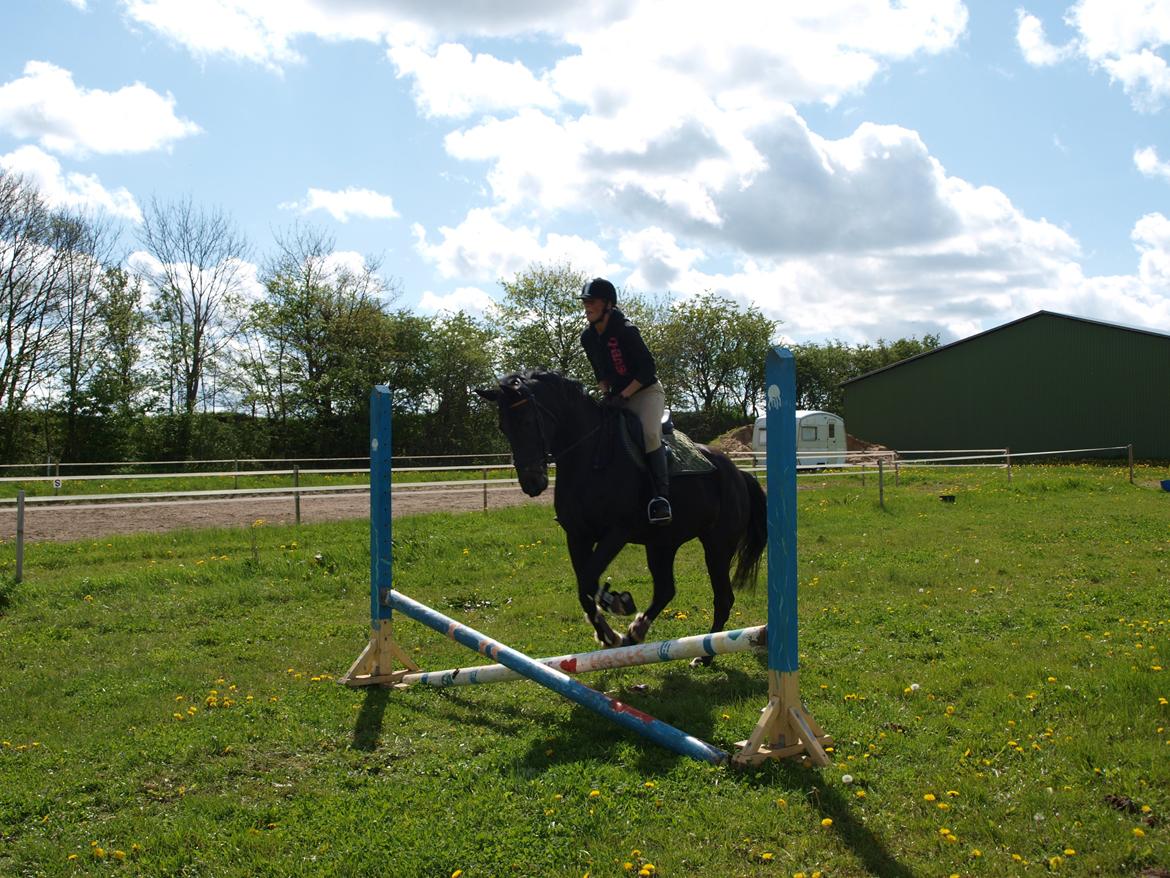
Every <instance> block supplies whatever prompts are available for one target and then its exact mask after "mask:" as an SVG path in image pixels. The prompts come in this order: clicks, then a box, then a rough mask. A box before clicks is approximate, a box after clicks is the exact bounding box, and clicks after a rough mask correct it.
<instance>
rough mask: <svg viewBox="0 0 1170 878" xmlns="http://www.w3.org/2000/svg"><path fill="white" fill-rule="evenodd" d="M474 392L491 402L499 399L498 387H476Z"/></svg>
mask: <svg viewBox="0 0 1170 878" xmlns="http://www.w3.org/2000/svg"><path fill="white" fill-rule="evenodd" d="M475 392H476V393H477V394H479V395H480V396H481V397H483V398H484V399H487V400H491V401H492V402H498V401H499V399H500V388H498V387H477V388H475Z"/></svg>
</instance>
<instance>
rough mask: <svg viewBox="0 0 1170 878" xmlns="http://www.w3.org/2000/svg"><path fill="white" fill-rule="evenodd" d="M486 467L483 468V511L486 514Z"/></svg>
mask: <svg viewBox="0 0 1170 878" xmlns="http://www.w3.org/2000/svg"><path fill="white" fill-rule="evenodd" d="M487 474H488V471H487V467H486V466H485V467H484V468H483V511H484V512H487Z"/></svg>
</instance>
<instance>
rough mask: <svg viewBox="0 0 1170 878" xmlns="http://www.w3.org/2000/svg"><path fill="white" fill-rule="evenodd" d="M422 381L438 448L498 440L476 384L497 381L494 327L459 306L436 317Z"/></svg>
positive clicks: (479, 446) (444, 449)
mask: <svg viewBox="0 0 1170 878" xmlns="http://www.w3.org/2000/svg"><path fill="white" fill-rule="evenodd" d="M427 336H428V337H427V350H428V357H427V367H426V372H425V374H426V383H427V386H428V388H429V391H430V394H431V410H432V412H433V420H432V424H431V437H432V441H433V449H434V451H435V452H436V453H444V452H457V451H465V450H467V449H469V448H473V449H475V450H480V449H483V448H489V447H492V446H494V445H496V444H498V440H497V438H496V432H495V417H494V413H493V412H492V411H491V410H490V409H489V408H488V407H486V406H482V405H480V403H479V398H478V397H477V396H476V395H475V393H474V388H476V387H484V386H488V385H491V384H493V383H494V382H495V363H494V361H493V357H492V350H493V349H494V347H495V342H496V331H495V330H494V329H493V328H492V327H491V326H489V325H487V324H485V323H482V322H480V321H477V320H475V319H474V318H472V317H470V316H468V315H467V314H465V313H463V312H462V311H460V312H459V313H457V314H453V315H450V316H443V317H441V318H439V319H437V320H435V321H434V323H433V324H432V326H431V330H430V332H429V333H428V334H427Z"/></svg>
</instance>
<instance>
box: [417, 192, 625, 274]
mask: <svg viewBox="0 0 1170 878" xmlns="http://www.w3.org/2000/svg"><path fill="white" fill-rule="evenodd" d="M413 231H414V235H415V239H416V245H415V246H416V249H417V250H418V252H419V253H420V254H421V255H422V256H423V258H424V259H426V260H427V261H428V262H430V263H432V264H433V265H434V266H435V268H436V270H437V271H438V272H439V274H440V276H442V277H446V278H456V277H457V278H466V279H468V280H474V281H477V282H479V283H495V282H496V281H498V280H499V279H500V278H503V277H510V276H512V275H514V274H516V273H517V272H518V271H521V270H523V269H524V268H526V267H527V266H528V265H530V264H531V263H534V262H544V263H550V264H552V263H559V262H569V263H570V264H572V265H575V266H579V267H581V268H582V269H583V270H585V271H588V272H594V273H598V274H600V273H604V272H606V271H609V270H611V269H612V268H614V266H611V265H610V264H609V261H608V260H607V258H606V255H605V251H604V250H603V249H602V248H601V247H599V246H598V245H597V244H595V243H594V242H592V241H587V240H585V239H584V238H581V237H578V236H576V235H559V234H556V233H551V234H548V235H545V236H544V243H541V232H540V229H539V228H536V227H528V226H513V225H508V224H506V223H504V222H501V221H500V220H499V219H498V218H497V217H496V216H495V215H494V214H492V212H491V211H490V210H487V209H484V208H476V209H474V210H471V211H470V212H469V213H468V214H467V217H466V218H465V219H464V220H463V222H462V223H460V224H459V225H458V226H456V227H455V228H449V227H447V226H442V227H440V229H439V234H440V235H441V236H442V241H440V242H437V243H431V242H430V241H429V240H428V238H427V232H426V230H425V229H424V228H423V227H422V226H421V225H418V224H417V223H416V224H415V225H414V227H413Z"/></svg>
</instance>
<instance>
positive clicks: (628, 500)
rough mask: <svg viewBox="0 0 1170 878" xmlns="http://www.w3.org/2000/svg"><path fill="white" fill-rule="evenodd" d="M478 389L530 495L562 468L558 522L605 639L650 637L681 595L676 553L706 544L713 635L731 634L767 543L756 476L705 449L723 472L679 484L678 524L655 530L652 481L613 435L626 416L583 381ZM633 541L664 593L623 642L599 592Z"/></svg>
mask: <svg viewBox="0 0 1170 878" xmlns="http://www.w3.org/2000/svg"><path fill="white" fill-rule="evenodd" d="M476 393H478V394H479V395H480V396H482V397H483V398H484V399H489V400H492V401H494V402H496V403H497V404H498V406H499V412H500V430H502V431H503V433H504V435H505V436H507V437H508V442H509V444H510V445H511V447H512V459H513V462H514V463H515V466H516V473H517V475H518V476H519V478H520V487H521V488H522V489H523V490H524V493H525V494H527V495H529V496H530V497H535V496H537V495H538V494H540V493H541V492H542V491H544V490H545V488H547V487H548V464H549V462H550V461H555V462H556V468H557V470H556V475H557V482H556V491H555V495H554V506H555V508H556V515H557V521H558V522H559V523H560V525H561V527H562V528H564V530H565V535H566V537H567V538H568V543H569V558H570V559H571V561H572V564H573V572H574V573H575V574H576V577H577V597H578V599H579V600H580V602H581V607H582V609H583V610H584V611H585V616H586V617H587V618H588V619H589V621H590V622H591V623H592V624H593V627H594V629H595V630H596V632H597V639H598V641H599V642H600V643H602V644H603V645H604V646H618V645H628V644H633V643H641V642H642V641H643V640H644V639H645V637H646V632H647V630H648V629H649V627H650V623H651V622H653V621H654V619H655V618H656V617H657V616H658V614H659V613H661V612H662V610H663V608H664V607H665V606H666V605H667V604H668V603H669V602H670V600H671V599H672V598H673V597H674V593H675V587H674V557H675V554H676V553H677V552H678V549H679V547H680V546H681V545H682V544H683V543H685V542H687V541H688V540H693V539H696V538H698V540H699V541H700V542H701V543H702V544H703V552H704V556H705V559H706V562H707V574H708V575H709V576H710V577H711V587H712V590H713V591H714V593H715V615H714V619H713V621H712V625H711V631H712V632H715V631H722V630H723V626H724V625H725V624H726V622H727V619H728V617H729V616H730V615H731V606H732V604H733V603H734V601H735V596H734V594H733V589H739V588H741V587H743V586H745V585H748V586H750V585H754V584H755V580H756V576H757V573H758V572H759V565H760V557H761V555H762V554H763V551H764V547H765V546H766V545H767V539H768V533H767V508H766V507H767V498H766V497H765V495H764V491H763V489H762V488H761V487H760V485H759V483H758V482H757V481H756V479H755V477H754V476H752V475H751V474H750V473H745V472H743V471H742V470H740V469H739V468H738V467H736V466H735V464H733V463H732V462H731V461H730V460H729V459H728V458H727V457H726V456H725V455H723V454H720V453H719V452H717V451H712V450H711V449H708V448H702V447H701V450H702V452H703V454H704V455H705V456H706V457H707V459H708V460H710V461H711V463H712V464H714V467H715V469H714V471H713V472H710V473H706V474H694V475H685V476H683V477H681V478H675V479H673V480H672V482H671V506H672V507H673V509H674V520H673V521H672V523H671V524H669V525H667V526H665V527H664V526H654V525H651V524H649V523H648V522H647V520H646V503H647V501H648V500H649V498H650V485H649V478H648V476H647V474H646V473H645V472H643V471H642V470H641V469H640V468H639V467H638V465H637V464H636V463H635V462H634V459H633V457H631V456H630V455H629V454H628V453H626V451H625V450H624V449H623V448H622V447H621V440H620V438H619V437H617V432H618V431H617V430H616V429H612V427H613V426H615V425H614V421H616V415H617V412H615V411H614V410H612V409H606V408H605V407H603V406H602V405H600V404H599V403H597V402H596V401H595V400H594V399H593V398H592V397H590V395H589V394H588V393H587V392H586V390H585V388H584V386H583V385H582V384H581V383H580V382H577V381H573V380H570V379H567V378H564V377H563V376H561V375H559V374H557V373H556V372H542V371H536V372H525V373H513V374H511V375H506V376H504V377H503V378H501V379H500V380H499V383H498V385H497V386H496V387H492V388H488V389H479V390H477V391H476ZM599 467H600V468H599ZM626 543H639V544H642V545H644V546H645V547H646V563H647V565H648V566H649V568H650V575H651V576H652V577H653V579H654V597H653V599H652V600H651V602H650V606H649V607H647V608H646V610H645V612H643V613H640V614H638V616H637V617H636V618H635V619H634V621H633V622H631V623H630V625H629V627H628V629H627V631H626V634H625V636H624V637H619V636H618V635H617V634H616V633H615V632H614V630H613V629H612V628H611V627H610V625H609V623H608V622H607V621H606V619H605V616H604V615H603V613H602V610H601V608H600V607H599V606H598V597H599V595H598V587H599V581H600V579H601V575H602V574H603V573H604V572H605V569H606V568H607V567H608V566H609V564H610V562H611V561H613V559H614V558H615V557H617V554H618V552H620V551H621V549H622V547H623V546H625V545H626ZM733 560H734V561H735V562H736V567H735V574H734V576H732V575H731V564H732V561H733ZM704 663H706V664H709V663H710V657H707V658H706V660H705V662H704Z"/></svg>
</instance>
